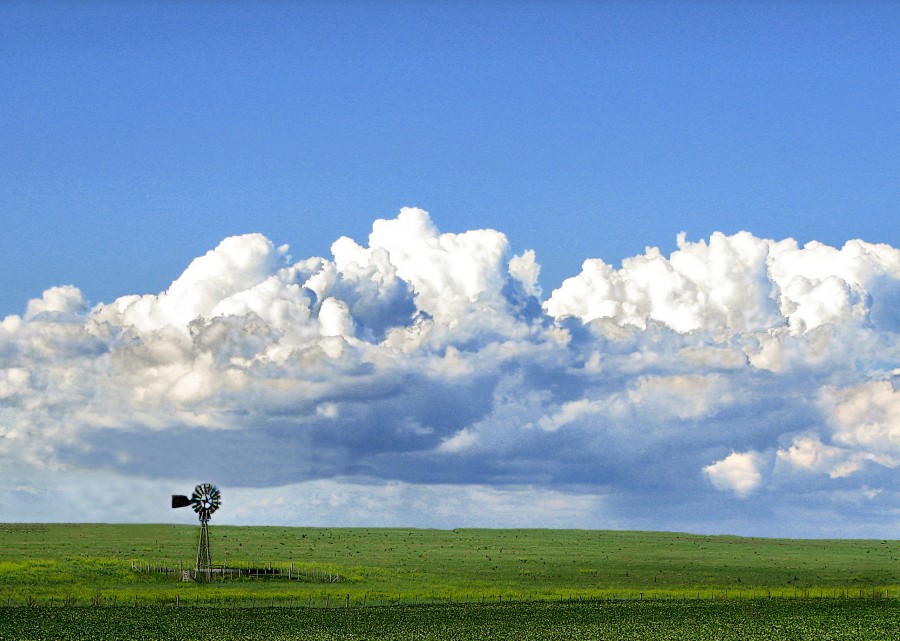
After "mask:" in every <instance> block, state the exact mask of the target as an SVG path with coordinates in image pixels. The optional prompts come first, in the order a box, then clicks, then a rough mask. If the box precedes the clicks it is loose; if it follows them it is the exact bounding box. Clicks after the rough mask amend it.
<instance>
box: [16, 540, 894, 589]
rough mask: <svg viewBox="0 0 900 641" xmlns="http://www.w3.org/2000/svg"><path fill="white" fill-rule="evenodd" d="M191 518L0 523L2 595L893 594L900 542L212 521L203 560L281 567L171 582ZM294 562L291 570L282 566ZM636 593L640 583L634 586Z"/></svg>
mask: <svg viewBox="0 0 900 641" xmlns="http://www.w3.org/2000/svg"><path fill="white" fill-rule="evenodd" d="M198 529H199V528H198V527H196V526H180V525H179V526H176V525H89V524H64V525H55V524H6V525H0V605H3V601H4V600H5V602H6V603H9V604H16V603H35V604H38V605H40V604H47V603H55V604H61V603H76V604H78V603H81V604H85V603H89V602H100V603H105V604H108V605H111V604H124V603H132V604H133V603H137V604H141V605H143V604H146V605H149V604H163V603H172V602H174V601H175V600H176V599H177V600H178V602H179V603H182V604H198V605H202V604H207V605H252V606H257V607H258V606H260V605H262V604H264V603H266V604H269V605H318V606H328V607H334V606H336V605H348V604H349V605H378V604H385V605H388V604H397V603H403V604H411V603H460V602H462V603H476V602H478V603H480V602H486V603H494V602H499V601H500V599H501V598H502V599H505V600H506V602H509V601H511V600H516V601H524V600H547V601H557V602H558V601H560V600H564V601H565V600H570V599H572V600H578V599H640V598H644V599H648V600H649V599H669V598H677V599H684V598H695V599H696V598H697V597H699V598H701V599H704V598H705V599H723V598H731V599H734V598H745V599H746V598H749V597H768V596H770V595H771V596H773V597H780V596H785V597H796V596H828V597H846V596H853V597H859V596H866V597H871V596H878V597H881V596H892V597H900V543H898V542H897V541H881V540H788V539H761V538H742V537H732V536H702V535H692V534H678V533H653V532H618V531H583V530H477V529H462V530H411V529H377V528H371V529H369V528H364V529H363V528H361V529H345V528H342V529H327V528H284V527H231V526H216V525H213V526H211V528H210V538H211V541H212V552H213V561H214V563H215V564H216V565H221V564H223V563H225V564H226V565H227V566H228V567H268V566H269V564H270V563H271V564H272V565H273V567H275V568H280V569H281V570H282V571H283V575H282V577H280V578H255V579H247V578H243V579H240V580H236V579H229V580H228V581H224V582H214V583H212V584H208V585H197V584H194V583H182V582H180V581H177V580H175V577H174V575H173V574H168V575H167V574H158V573H154V572H149V573H148V572H146V571H143V572H141V571H135V570H132V566H134V567H136V568H139V569H146V568H147V567H148V566H150V567H151V568H155V567H169V568H176V567H178V566H179V563H181V564H182V565H183V566H184V567H190V566H191V565H192V564H193V559H194V555H195V552H196V545H197V536H198ZM291 564H293V571H292V572H291V576H292V578H293V580H291V581H288V580H286V578H285V577H286V575H287V573H288V569H289V568H290V567H291ZM641 595H643V596H641Z"/></svg>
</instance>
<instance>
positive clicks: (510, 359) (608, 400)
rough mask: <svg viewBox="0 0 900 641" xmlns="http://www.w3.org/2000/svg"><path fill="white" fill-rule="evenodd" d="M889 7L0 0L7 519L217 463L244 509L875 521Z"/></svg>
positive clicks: (897, 68) (394, 519) (895, 504)
mask: <svg viewBox="0 0 900 641" xmlns="http://www.w3.org/2000/svg"><path fill="white" fill-rule="evenodd" d="M898 28H900V8H898V7H897V6H896V5H895V4H893V3H889V2H869V3H866V2H863V3H812V2H810V3H802V2H796V3H774V2H773V3H769V2H747V3H716V2H695V3H680V4H678V5H674V4H667V3H655V2H653V3H640V4H628V3H602V2H597V3H588V2H584V3H581V2H568V3H565V2H564V3H559V2H521V3H517V2H493V3H488V2H481V3H474V2H472V3H465V2H464V3H441V2H424V3H423V2H409V3H404V2H383V3H376V2H344V3H333V2H297V3H288V2H283V3H279V2H267V3H249V2H248V3H238V2H231V3H224V4H221V3H215V4H214V3H171V2H142V3H111V2H75V3H62V2H60V3H53V2H45V3H26V2H5V3H3V4H2V6H0V86H2V90H0V115H2V117H0V171H2V173H0V175H2V179H0V220H2V233H0V319H2V318H6V320H4V321H3V325H2V328H0V436H2V437H3V438H0V444H3V445H4V446H3V447H0V460H2V461H4V462H5V464H6V465H5V467H6V470H7V471H6V472H5V473H4V474H5V477H3V478H2V479H0V480H2V481H3V485H2V488H3V489H2V490H0V505H2V506H4V507H5V509H6V514H8V515H11V516H9V517H3V518H9V519H10V520H43V519H53V518H60V517H59V515H53V514H51V512H52V510H51V508H50V507H49V503H47V502H46V501H49V498H48V497H49V496H51V495H52V494H53V492H55V491H59V488H61V487H71V488H78V489H81V490H84V491H85V493H86V494H88V495H89V494H90V492H89V491H88V490H87V489H86V488H91V487H95V486H96V485H97V484H98V482H100V481H99V480H103V481H109V482H118V480H121V479H123V478H124V479H128V480H129V482H133V483H136V484H145V487H146V488H147V491H148V492H151V493H152V492H161V493H162V494H165V493H166V492H168V491H169V489H170V487H169V486H170V485H171V486H172V487H171V489H172V491H175V492H179V493H182V492H184V491H187V490H188V489H189V488H182V487H181V485H182V484H185V483H189V482H193V480H198V481H199V480H206V479H205V478H204V479H199V478H197V477H198V475H199V476H202V475H203V474H206V475H208V476H216V479H211V480H218V482H220V483H221V484H223V485H224V486H225V487H227V488H228V489H229V491H231V496H236V497H239V498H237V499H233V501H234V503H232V505H234V507H233V508H232V510H233V511H232V513H231V516H228V514H227V512H225V511H223V515H222V518H226V519H228V518H230V519H231V520H232V522H252V521H253V519H255V518H257V517H256V516H254V513H253V511H252V510H251V509H250V507H249V506H251V505H252V504H254V503H255V502H258V501H276V502H278V501H280V502H278V504H277V505H278V506H280V507H278V508H277V509H280V510H281V511H277V510H276V511H275V512H274V513H273V514H275V516H273V518H276V519H277V520H278V521H279V522H285V523H296V524H305V523H310V524H316V523H331V524H337V525H341V524H372V525H379V524H398V525H403V524H408V525H428V526H439V527H453V526H457V525H466V524H472V525H517V526H518V525H521V526H525V525H533V524H543V525H561V526H566V527H569V526H571V527H648V528H654V529H676V528H680V529H691V530H696V531H732V532H740V533H763V534H785V535H813V536H816V535H830V534H839V535H848V536H853V535H857V534H859V533H861V532H866V531H868V532H876V533H885V532H895V531H896V525H897V523H898V521H900V499H898V494H897V493H896V491H894V490H892V489H891V488H892V486H897V480H898V479H897V468H898V466H900V451H898V450H897V442H898V440H900V432H898V430H900V413H898V412H900V410H898V403H900V402H898V401H897V398H898V394H897V392H896V391H895V390H894V387H896V380H897V374H896V371H897V368H898V365H900V347H898V338H897V336H898V334H897V332H898V326H900V318H898V316H897V312H896V309H897V308H898V305H900V294H898V285H897V282H898V279H900V275H898V270H900V267H898V264H900V263H898V261H900V258H898V257H897V250H896V249H895V248H897V247H898V246H900V227H898V220H900V215H898V213H900V212H898V208H900V124H898V122H900V120H898V118H897V105H900V43H898V41H897V38H896V34H897V31H898ZM404 208H407V209H404ZM425 212H427V213H425ZM376 221H379V222H376ZM470 230H487V231H484V232H480V233H474V232H473V233H466V232H470ZM742 231H746V232H748V233H747V234H743V235H741V234H739V232H742ZM680 232H684V233H685V235H686V236H685V238H684V239H683V240H681V241H678V240H677V238H678V234H679V233H680ZM249 234H259V235H257V236H251V235H249ZM454 234H455V235H454ZM370 235H371V236H370ZM344 236H346V237H348V238H349V239H352V241H353V242H350V241H349V240H346V241H341V242H340V243H338V244H337V245H335V246H334V247H333V245H332V244H333V243H335V241H337V240H338V239H339V238H341V237H344ZM225 239H230V240H227V241H226V240H225ZM786 239H794V240H795V241H796V245H792V244H791V242H790V241H789V240H786ZM854 239H859V240H861V241H864V242H862V243H856V244H852V245H848V246H847V247H844V245H845V243H846V242H847V241H851V240H854ZM809 241H818V242H819V243H822V245H816V246H809V247H807V248H806V249H803V247H804V245H806V243H808V242H809ZM220 243H221V244H220ZM282 245H289V249H285V250H280V249H279V248H280V247H281V246H282ZM654 247H658V248H659V250H660V252H661V256H658V255H656V254H655V253H654V251H653V250H652V249H647V248H654ZM842 248H843V249H842ZM213 250H215V251H213ZM529 250H533V253H531V252H530V251H529ZM207 252H210V253H209V254H207ZM201 258H202V259H203V260H200V259H201ZM195 259H198V262H194V263H192V261H195ZM588 259H598V260H595V261H593V262H590V263H587V264H585V265H584V268H583V266H582V264H583V263H584V262H585V261H587V260H588ZM623 260H624V261H625V262H624V263H623ZM317 261H318V262H317ZM600 261H602V262H600ZM189 266H190V268H189ZM538 266H539V272H538ZM566 279H572V280H570V281H568V282H567V284H566V285H565V286H563V287H561V286H562V285H563V281H564V280H566ZM265 283H268V284H267V285H266V284H265ZM45 292H46V293H45ZM164 292H165V293H164ZM145 295H146V296H145ZM135 296H144V298H142V299H138V298H136V297H135ZM329 301H330V302H329ZM338 339H340V340H338ZM341 341H343V342H341ZM848 345H850V347H848ZM848 350H849V351H848ZM304 367H307V368H308V369H304ZM76 381H77V383H76ZM110 381H112V383H109V382H110ZM108 383H109V384H110V385H111V387H109V389H106V388H105V387H104V386H106V385H107V384H108ZM411 389H414V390H422V389H424V390H427V391H428V393H429V394H430V395H431V396H429V398H430V399H431V400H430V403H426V404H423V402H422V400H421V398H419V397H418V392H416V391H411ZM673 403H677V404H681V405H679V407H680V409H678V410H676V411H672V410H671V407H672V404H673ZM761 416H764V417H766V418H765V419H764V420H761V419H760V417H761ZM73 417H74V418H73ZM242 417H243V418H242ZM254 421H256V423H253V422H254ZM335 422H337V423H339V424H340V425H341V426H342V428H341V429H332V427H333V425H332V424H333V423H335ZM760 422H762V423H764V425H760V424H759V423H760ZM251 424H253V425H251ZM648 424H652V425H655V426H656V428H655V429H651V430H648V428H647V425H648ZM254 425H255V426H254ZM398 425H399V426H400V427H397V426H398ZM513 425H519V426H520V427H521V426H524V427H522V430H524V431H522V432H521V433H519V432H516V431H515V430H514V429H513V428H512V427H511V426H513ZM389 426H390V427H389ZM223 427H225V428H227V429H226V430H225V431H224V432H222V431H221V429H220V428H223ZM591 430H594V431H591ZM598 430H599V432H598ZM633 433H635V434H636V433H640V434H642V435H643V437H645V438H643V437H642V438H637V437H634V438H631V437H629V436H628V435H629V434H633ZM4 441H5V444H4ZM208 441H213V442H215V443H217V445H216V446H215V447H216V448H219V450H220V451H219V454H220V455H221V456H220V457H219V460H220V461H225V462H229V461H231V463H229V466H226V467H224V468H221V467H217V465H216V464H213V463H212V462H208V461H207V462H200V463H197V462H196V460H195V461H194V463H191V460H190V459H185V460H181V459H180V458H179V449H180V448H179V447H176V446H175V445H173V444H174V443H194V444H196V445H197V446H198V447H199V446H200V445H199V444H200V443H204V442H208ZM603 443H606V444H608V445H609V447H610V448H612V449H611V450H610V451H612V452H613V454H610V452H609V451H606V449H605V448H604V447H602V445H601V444H603ZM239 453H240V454H242V455H243V454H246V456H247V458H246V459H241V460H246V461H247V469H242V468H241V466H239V465H237V464H235V463H234V462H233V459H234V458H235V457H237V458H240V457H239V456H238V455H239ZM283 453H289V454H291V455H293V456H295V457H296V460H297V461H298V465H299V466H290V471H287V470H286V469H284V468H282V467H280V466H275V467H274V468H269V467H266V468H265V469H267V470H268V471H267V473H266V474H262V473H260V472H259V470H260V469H261V467H260V462H261V461H267V460H269V457H271V456H273V455H275V454H283ZM539 453H541V454H544V455H545V458H542V457H540V456H538V454H539ZM666 457H670V458H671V461H668V462H667V461H663V460H662V459H663V458H666ZM210 458H212V457H210ZM173 461H178V463H177V465H176V464H175V463H174V462H173ZM669 463H671V464H669ZM45 465H49V466H50V467H51V468H52V470H50V469H45V468H44V467H42V466H45ZM192 465H193V466H195V467H194V468H193V469H192ZM229 470H230V471H231V472H234V474H233V475H230V474H229ZM217 475H218V476H217ZM37 478H41V479H46V480H45V481H41V482H36V481H35V479H37ZM98 479H99V480H98ZM676 480H677V482H676ZM659 483H662V484H663V485H666V484H668V485H669V487H670V490H671V494H669V493H666V492H664V491H662V490H661V489H660V487H658V484H659ZM276 488H277V489H276ZM72 491H73V493H75V490H72ZM676 495H677V496H678V497H679V498H678V500H675V496H676ZM272 496H277V497H278V498H277V500H276V499H273V498H272ZM438 496H441V497H443V501H444V505H446V506H447V507H446V509H445V510H444V511H443V512H439V513H438V514H437V515H436V516H429V517H421V518H420V520H418V521H416V522H412V523H410V522H406V521H404V515H406V516H407V517H408V515H409V514H411V513H413V514H415V513H420V514H421V513H422V512H423V511H422V510H416V509H411V506H430V505H434V503H435V501H436V498H435V497H438ZM42 497H43V498H42ZM310 497H314V498H310ZM336 497H352V498H343V499H340V498H336ZM42 501H44V502H42ZM72 501H73V505H77V506H78V508H79V509H84V510H85V512H78V511H77V510H76V509H75V508H72V509H73V511H72V512H71V513H66V514H64V515H62V518H63V519H64V520H81V519H83V518H87V519H88V520H148V519H150V520H165V519H171V518H174V517H173V516H172V515H171V514H170V513H168V512H165V511H161V512H160V511H158V510H157V507H154V506H150V507H146V509H138V508H135V511H134V512H122V511H121V507H117V506H115V505H107V504H104V503H103V501H102V499H100V498H99V497H92V498H91V501H88V500H86V499H85V501H84V502H78V501H76V497H75V496H74V494H73V498H72ZM226 501H227V496H226ZM342 501H343V502H342ZM348 503H349V504H352V505H353V509H352V510H351V509H349V508H348V507H347V505H348ZM95 505H100V506H101V507H99V508H96V507H93V506H95ZM635 505H646V506H648V507H647V509H646V510H638V511H636V510H635V508H634V506H635ZM697 505H701V506H703V507H702V508H697V507H696V506H697ZM89 506H90V507H89ZM242 506H243V507H242ZM360 506H363V507H360ZM365 506H369V508H365ZM535 506H537V507H535ZM90 510H97V511H94V512H91V511H90ZM241 510H244V511H243V512H242V511H241ZM786 515H790V518H788V516H786ZM797 515H799V516H797ZM794 518H796V523H794V522H793V521H792V519H794ZM825 522H828V523H830V525H828V526H826V525H824V523H825Z"/></svg>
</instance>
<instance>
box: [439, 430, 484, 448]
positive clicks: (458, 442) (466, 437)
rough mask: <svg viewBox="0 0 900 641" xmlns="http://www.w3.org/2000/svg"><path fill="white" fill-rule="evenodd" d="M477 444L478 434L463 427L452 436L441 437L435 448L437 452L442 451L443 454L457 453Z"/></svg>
mask: <svg viewBox="0 0 900 641" xmlns="http://www.w3.org/2000/svg"><path fill="white" fill-rule="evenodd" d="M477 444H478V434H476V433H475V432H473V431H471V430H470V429H469V428H464V429H461V430H460V431H458V432H457V433H456V434H454V435H453V436H450V437H448V438H445V439H442V440H441V444H440V445H439V446H438V448H437V450H438V452H443V453H445V454H457V453H459V452H463V451H465V450H468V449H471V448H473V447H474V446H475V445H477Z"/></svg>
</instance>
